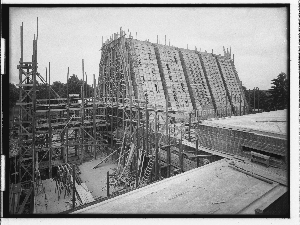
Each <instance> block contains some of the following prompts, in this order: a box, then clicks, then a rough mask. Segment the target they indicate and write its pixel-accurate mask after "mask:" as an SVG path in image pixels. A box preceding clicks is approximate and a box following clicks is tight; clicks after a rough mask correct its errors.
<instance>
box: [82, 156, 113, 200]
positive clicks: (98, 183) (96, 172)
mask: <svg viewBox="0 0 300 225" xmlns="http://www.w3.org/2000/svg"><path fill="white" fill-rule="evenodd" d="M102 159H103V158H102V157H101V158H99V159H96V160H92V161H89V162H85V163H83V164H82V165H80V166H79V169H80V171H81V174H80V178H81V179H82V182H84V183H86V185H87V187H88V189H89V191H90V192H91V193H92V195H93V197H94V198H98V197H106V196H107V191H106V180H107V171H109V173H110V174H112V173H113V172H114V170H113V169H116V168H117V165H116V164H114V163H113V162H112V161H111V160H108V161H107V162H103V163H102V164H101V165H100V166H99V167H98V168H97V169H93V167H94V166H96V165H97V164H98V163H99V162H101V160H102Z"/></svg>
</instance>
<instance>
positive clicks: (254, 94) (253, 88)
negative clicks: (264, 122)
mask: <svg viewBox="0 0 300 225" xmlns="http://www.w3.org/2000/svg"><path fill="white" fill-rule="evenodd" d="M253 108H254V113H255V88H253Z"/></svg>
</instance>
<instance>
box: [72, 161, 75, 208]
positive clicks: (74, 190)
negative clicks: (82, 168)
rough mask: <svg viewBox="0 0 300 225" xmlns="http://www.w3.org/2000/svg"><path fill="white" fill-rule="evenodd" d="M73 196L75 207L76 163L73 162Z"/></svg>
mask: <svg viewBox="0 0 300 225" xmlns="http://www.w3.org/2000/svg"><path fill="white" fill-rule="evenodd" d="M72 172H73V198H72V203H73V209H74V208H75V190H76V189H75V164H73V171H72Z"/></svg>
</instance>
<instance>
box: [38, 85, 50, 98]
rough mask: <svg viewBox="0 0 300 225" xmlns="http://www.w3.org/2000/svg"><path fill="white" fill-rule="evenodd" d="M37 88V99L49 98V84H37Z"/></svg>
mask: <svg viewBox="0 0 300 225" xmlns="http://www.w3.org/2000/svg"><path fill="white" fill-rule="evenodd" d="M36 90H37V93H36V98H37V99H48V96H49V88H48V84H37V86H36Z"/></svg>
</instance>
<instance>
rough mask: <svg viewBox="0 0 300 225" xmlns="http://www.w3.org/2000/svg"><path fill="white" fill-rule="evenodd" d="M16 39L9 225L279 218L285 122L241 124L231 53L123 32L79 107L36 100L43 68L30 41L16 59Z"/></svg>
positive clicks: (278, 117) (262, 119)
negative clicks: (24, 219)
mask: <svg viewBox="0 0 300 225" xmlns="http://www.w3.org/2000/svg"><path fill="white" fill-rule="evenodd" d="M20 29H21V57H20V64H19V65H18V70H19V84H18V86H19V89H20V97H19V101H18V103H17V105H18V106H19V108H20V111H19V115H18V120H17V121H16V122H15V124H14V127H16V128H17V139H13V136H14V135H13V134H12V136H11V140H10V141H11V143H12V144H11V146H12V147H11V149H10V156H9V157H10V163H9V164H10V175H9V184H10V189H9V212H10V213H11V214H25V213H27V214H48V213H97V214H101V213H105V214H111V213H117V214H118V213H129V214H134V213H139V214H153V213H154V214H161V213H167V214H178V213H184V214H214V213H217V214H285V213H287V211H286V210H289V209H288V208H289V207H287V206H288V204H289V196H288V183H287V168H288V148H287V146H288V145H287V137H286V112H285V111H275V112H269V113H266V112H265V113H258V114H249V104H248V103H247V101H246V97H245V96H244V92H243V90H242V85H241V81H240V80H239V77H238V73H237V71H236V69H235V66H234V57H233V56H232V54H231V49H230V50H228V49H225V48H224V52H223V54H222V55H216V54H213V53H208V52H206V51H204V52H203V51H201V50H200V51H198V50H197V49H195V50H189V49H181V48H177V47H174V46H170V44H169V45H167V43H166V39H165V44H164V45H162V44H158V43H150V42H149V41H147V40H146V41H140V40H136V39H133V37H132V36H131V34H126V33H125V32H124V31H123V30H122V29H120V31H119V32H118V33H115V34H113V35H112V36H111V37H110V39H109V40H107V41H105V42H104V43H103V44H102V48H101V51H102V55H101V59H100V63H99V76H98V78H97V79H96V77H95V75H94V77H93V93H92V96H89V98H87V96H86V90H85V86H84V85H83V86H82V89H81V93H80V97H79V95H78V96H71V95H69V94H68V98H59V96H58V98H57V99H50V97H49V98H48V99H36V85H37V80H40V81H41V83H47V84H48V87H49V93H50V92H53V90H51V87H50V78H51V76H50V72H51V70H50V63H49V70H48V72H49V74H48V75H47V74H45V75H42V74H40V73H39V72H38V70H37V68H38V67H37V61H38V60H37V43H38V33H37V37H36V38H34V40H33V55H32V59H31V60H30V61H26V60H24V59H23V25H22V26H21V28H20ZM66 76H67V78H69V69H68V74H67V75H66ZM82 77H83V81H84V80H87V79H85V77H86V74H85V71H84V60H82ZM49 96H50V94H49ZM13 142H15V144H14V145H13Z"/></svg>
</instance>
